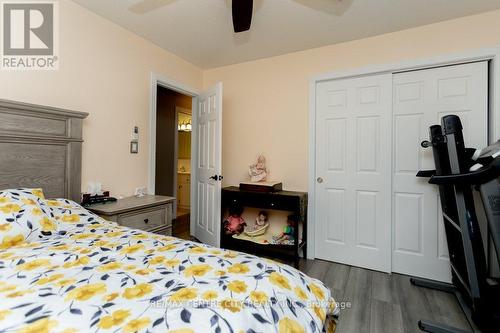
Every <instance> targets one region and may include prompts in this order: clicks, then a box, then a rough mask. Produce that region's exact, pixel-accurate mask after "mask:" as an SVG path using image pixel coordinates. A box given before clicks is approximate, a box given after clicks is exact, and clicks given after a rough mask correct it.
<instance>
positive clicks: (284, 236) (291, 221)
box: [272, 215, 300, 245]
mask: <svg viewBox="0 0 500 333" xmlns="http://www.w3.org/2000/svg"><path fill="white" fill-rule="evenodd" d="M299 220H300V218H299V217H298V216H297V215H288V218H287V220H286V226H285V227H284V228H283V232H282V233H281V234H279V235H275V236H273V239H272V243H273V244H286V245H293V244H295V228H296V226H297V223H298V222H299Z"/></svg>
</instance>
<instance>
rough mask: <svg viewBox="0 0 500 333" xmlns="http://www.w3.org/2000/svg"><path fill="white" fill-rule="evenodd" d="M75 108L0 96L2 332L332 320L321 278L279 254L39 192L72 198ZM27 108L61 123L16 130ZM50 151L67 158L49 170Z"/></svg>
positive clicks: (320, 326)
mask: <svg viewBox="0 0 500 333" xmlns="http://www.w3.org/2000/svg"><path fill="white" fill-rule="evenodd" d="M23 110H27V111H28V112H25V113H24V112H22V111H23ZM5 114H8V115H9V119H10V125H9V128H8V129H6V128H5V127H6V126H3V125H2V119H5V118H3V117H4V115H5ZM13 115H21V116H17V118H16V117H14V116H13ZM85 116H86V115H85V114H82V113H75V112H70V111H68V112H66V111H65V110H60V109H52V108H46V107H38V106H34V105H27V104H22V103H13V102H6V101H0V149H6V150H4V151H10V154H7V153H5V152H2V153H0V154H1V155H2V156H0V158H1V159H0V189H1V188H11V190H4V191H1V192H0V299H1V302H0V332H65V333H70V332H89V331H92V332H117V331H123V332H157V331H158V332H177V333H180V332H235V333H239V332H247V333H251V332H280V333H283V332H322V331H323V332H333V331H334V330H335V323H336V322H335V321H336V318H337V315H338V306H337V304H336V303H335V301H334V300H333V298H332V295H331V293H330V291H329V289H328V288H326V287H325V286H324V285H323V283H322V282H320V281H318V280H315V279H312V278H310V277H308V276H306V275H305V274H303V273H302V272H300V271H298V270H295V269H294V268H292V267H290V266H288V265H284V264H281V263H277V262H275V261H272V260H266V259H262V258H259V257H255V256H252V255H248V254H245V253H240V252H234V251H226V250H223V249H218V248H214V247H210V246H206V245H203V244H199V243H194V242H189V241H184V240H180V239H177V238H175V237H168V236H162V235H156V234H152V233H148V232H144V231H139V230H134V229H129V228H126V227H122V226H119V225H117V224H115V223H114V222H110V221H106V220H103V219H101V218H100V217H98V216H96V215H94V214H92V213H90V212H89V211H87V210H85V209H84V208H82V207H81V206H79V205H78V204H77V203H76V202H74V201H72V200H70V199H51V200H49V199H46V197H49V198H55V197H63V198H72V199H76V198H77V190H76V189H77V188H78V191H79V187H75V186H79V185H80V183H79V182H80V180H79V178H80V169H79V163H78V162H77V163H75V162H74V161H73V160H72V159H69V155H72V158H74V159H76V160H77V161H78V160H80V159H81V156H79V155H81V142H82V141H81V120H82V119H83V118H84V117H85ZM23 117H24V118H23ZM25 117H37V118H38V119H44V117H45V118H48V119H50V120H51V121H52V120H55V121H57V122H62V123H65V126H63V127H64V130H61V131H60V132H57V133H58V134H54V132H55V131H53V130H51V133H42V134H41V133H39V132H40V130H39V129H35V130H36V131H38V133H31V131H32V130H26V129H25V130H24V132H22V133H20V131H19V130H18V129H16V125H15V123H16V121H17V122H19V125H17V126H18V127H20V126H24V125H21V123H23V122H24V121H25V120H26V118H25ZM13 119H14V120H13ZM16 119H17V120H16ZM74 119H77V120H76V121H75V120H74ZM21 120H22V121H21ZM49 123H50V122H49ZM25 127H26V126H24V128H25ZM33 127H36V126H33ZM49 127H50V126H49ZM46 132H47V131H46ZM12 145H16V146H15V149H14V148H12V147H13V146H12ZM23 145H25V146H23ZM33 145H37V149H32V146H33ZM50 145H56V146H58V147H63V149H59V150H56V151H57V152H58V153H57V154H61V155H62V156H57V154H56V153H55V152H54V150H52V153H53V154H55V155H53V156H51V158H50V159H47V158H46V157H45V156H44V155H43V154H34V153H33V152H34V151H36V150H39V149H41V147H45V146H49V148H50ZM42 149H43V148H42ZM75 155H76V156H75ZM27 156H30V158H28V157H27ZM40 159H41V161H40ZM13 160H15V161H16V164H13ZM51 160H55V161H60V160H65V163H64V164H61V166H60V167H61V169H60V171H61V173H60V176H59V177H57V175H55V174H54V171H53V168H51V167H50V163H51V162H50V161H51ZM57 163H60V162H57ZM19 164H22V165H20V166H19ZM40 165H41V166H42V167H40ZM12 170H24V172H25V173H26V172H27V171H29V173H26V174H27V175H28V176H26V174H24V175H23V174H22V172H19V171H12ZM61 175H62V176H61ZM59 178H61V179H62V180H58V179H59ZM47 182H48V183H47ZM44 183H47V184H46V185H47V186H44V185H45V184H44ZM53 183H56V184H57V186H54V185H53ZM19 187H21V188H19ZM12 188H13V189H12ZM42 188H43V190H42ZM45 188H48V189H49V190H48V191H46V190H45ZM49 193H50V194H49Z"/></svg>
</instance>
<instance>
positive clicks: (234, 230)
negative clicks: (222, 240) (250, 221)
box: [223, 204, 247, 235]
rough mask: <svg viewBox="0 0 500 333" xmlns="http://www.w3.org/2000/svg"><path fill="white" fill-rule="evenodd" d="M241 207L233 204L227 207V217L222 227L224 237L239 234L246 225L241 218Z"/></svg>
mask: <svg viewBox="0 0 500 333" xmlns="http://www.w3.org/2000/svg"><path fill="white" fill-rule="evenodd" d="M241 214H243V207H242V206H241V205H239V204H233V205H231V206H230V207H229V216H228V217H227V218H226V219H225V220H224V223H223V227H224V232H225V233H226V235H234V234H237V235H239V234H241V233H242V232H243V230H244V229H245V226H246V225H247V224H246V222H245V220H244V219H243V217H241Z"/></svg>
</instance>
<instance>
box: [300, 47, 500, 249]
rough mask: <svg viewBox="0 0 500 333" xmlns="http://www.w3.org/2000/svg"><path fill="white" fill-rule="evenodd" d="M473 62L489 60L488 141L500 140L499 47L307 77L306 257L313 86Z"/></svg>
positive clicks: (312, 174)
mask: <svg viewBox="0 0 500 333" xmlns="http://www.w3.org/2000/svg"><path fill="white" fill-rule="evenodd" d="M477 61H489V110H488V123H489V124H488V125H489V126H488V127H489V128H488V141H489V143H492V142H494V141H496V140H497V139H500V47H495V48H487V49H480V50H474V51H469V52H465V53H458V54H447V55H439V56H435V57H430V58H420V59H414V60H409V61H402V62H396V63H390V64H381V65H371V66H367V67H362V68H357V69H349V70H339V71H334V72H329V73H324V74H320V75H316V76H314V77H313V78H311V80H310V81H309V147H308V148H309V156H308V168H309V172H308V181H309V185H308V191H309V205H308V216H307V220H308V221H309V222H308V224H309V226H308V228H307V239H308V240H309V241H308V242H307V257H308V258H309V259H314V258H315V257H316V248H315V245H316V198H315V194H316V149H315V147H316V85H317V84H318V83H319V82H322V81H330V80H338V79H344V78H354V77H360V76H367V75H374V74H396V73H399V72H405V71H414V70H421V69H429V68H434V67H443V66H451V65H459V64H464V63H470V62H477ZM391 223H392V221H391ZM391 247H392V245H391Z"/></svg>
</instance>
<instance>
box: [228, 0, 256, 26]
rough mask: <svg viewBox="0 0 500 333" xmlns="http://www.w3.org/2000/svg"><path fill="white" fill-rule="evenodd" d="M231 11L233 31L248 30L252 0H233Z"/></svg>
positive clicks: (250, 22)
mask: <svg viewBox="0 0 500 333" xmlns="http://www.w3.org/2000/svg"><path fill="white" fill-rule="evenodd" d="M232 11H233V28H234V32H242V31H247V30H249V29H250V25H251V24H252V13H253V0H233V4H232Z"/></svg>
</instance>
